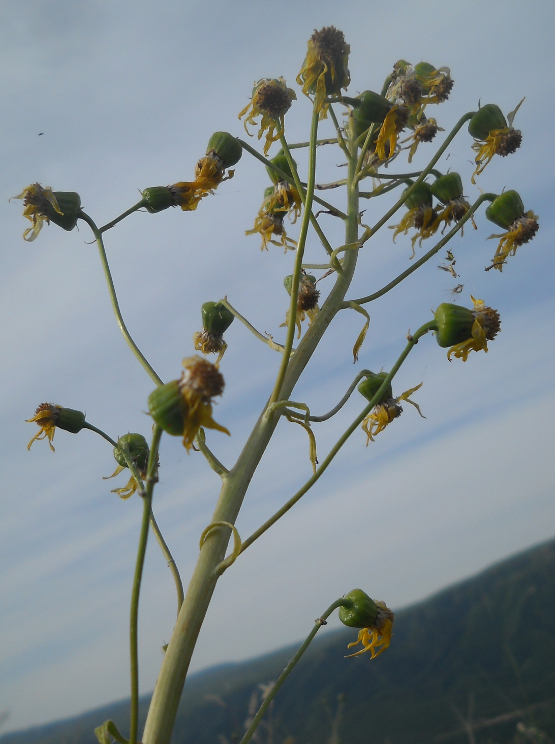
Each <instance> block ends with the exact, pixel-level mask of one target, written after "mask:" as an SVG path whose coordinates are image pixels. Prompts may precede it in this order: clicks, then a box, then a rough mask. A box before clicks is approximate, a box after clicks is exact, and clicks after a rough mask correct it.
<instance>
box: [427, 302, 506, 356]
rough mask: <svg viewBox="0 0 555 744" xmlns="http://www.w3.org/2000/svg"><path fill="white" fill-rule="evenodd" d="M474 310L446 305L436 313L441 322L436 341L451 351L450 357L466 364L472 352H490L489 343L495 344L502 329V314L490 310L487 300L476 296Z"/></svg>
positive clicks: (440, 307) (441, 306)
mask: <svg viewBox="0 0 555 744" xmlns="http://www.w3.org/2000/svg"><path fill="white" fill-rule="evenodd" d="M471 299H472V303H473V304H474V308H473V309H472V310H469V309H468V308H465V307H459V306H458V305H452V304H450V303H442V304H441V305H440V306H439V307H438V308H437V310H436V311H435V313H434V317H435V319H436V321H437V330H436V340H437V342H438V344H439V345H440V346H443V347H447V346H450V347H451V348H450V349H449V351H448V352H447V358H448V359H449V361H451V357H452V356H454V357H456V358H457V359H462V360H463V362H466V360H467V359H468V355H469V354H470V352H471V351H481V350H483V351H485V352H487V350H488V344H487V342H488V341H493V339H494V338H495V336H496V335H497V334H498V333H499V331H500V329H501V321H500V318H499V313H498V312H497V310H494V309H493V308H491V307H486V305H485V303H484V301H483V300H477V299H475V298H474V297H472V295H471Z"/></svg>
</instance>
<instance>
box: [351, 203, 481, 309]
mask: <svg viewBox="0 0 555 744" xmlns="http://www.w3.org/2000/svg"><path fill="white" fill-rule="evenodd" d="M495 197H496V195H495V194H482V195H481V196H480V197H478V199H477V200H476V201H475V202H474V204H473V205H472V206H471V207H470V209H469V210H468V212H467V213H466V214H465V215H464V217H462V218H461V219H460V220H459V221H458V222H457V224H456V225H455V227H454V228H453V229H452V230H450V231H449V232H448V233H447V235H446V236H445V237H444V238H442V239H441V240H440V241H439V243H436V245H435V246H434V247H433V248H432V249H431V250H429V251H428V253H425V254H424V255H423V256H422V258H419V259H418V261H415V262H414V263H413V264H412V266H410V268H408V269H407V270H406V271H403V272H402V273H401V274H399V276H398V277H396V278H395V279H393V281H391V282H389V284H386V285H385V287H382V289H380V290H378V291H377V292H374V293H373V294H371V295H368V296H367V297H359V299H357V300H353V302H356V303H357V305H364V304H365V303H366V302H372V301H373V300H377V299H378V297H382V295H384V294H386V293H387V292H389V291H390V290H391V289H393V287H396V286H397V285H398V284H400V283H401V282H402V281H403V280H404V279H406V278H407V276H410V275H411V274H412V273H413V271H416V269H418V268H420V266H422V265H423V264H425V263H426V261H428V260H429V259H430V258H432V256H434V255H435V254H436V253H438V252H439V251H440V250H441V249H442V248H443V246H444V245H446V244H447V243H448V242H449V241H450V240H451V238H452V237H453V236H454V235H456V233H457V232H458V231H459V230H461V229H462V227H463V225H464V223H465V222H466V221H467V220H469V219H470V217H471V216H472V215H473V214H474V212H475V211H476V210H477V209H478V207H479V206H480V204H482V203H483V202H485V201H493V200H494V199H495ZM348 307H349V302H348V301H345V302H344V303H343V308H344V309H346V308H348Z"/></svg>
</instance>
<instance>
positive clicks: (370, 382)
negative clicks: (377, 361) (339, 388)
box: [357, 372, 393, 405]
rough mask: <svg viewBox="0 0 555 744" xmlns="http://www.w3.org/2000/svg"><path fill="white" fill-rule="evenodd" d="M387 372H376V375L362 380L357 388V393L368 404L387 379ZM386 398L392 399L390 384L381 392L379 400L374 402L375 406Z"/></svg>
mask: <svg viewBox="0 0 555 744" xmlns="http://www.w3.org/2000/svg"><path fill="white" fill-rule="evenodd" d="M387 375H388V372H378V374H377V375H375V374H374V373H372V374H371V375H370V376H369V377H367V378H366V379H365V380H363V381H362V382H361V383H360V385H359V386H358V388H357V390H358V392H359V393H360V394H361V395H363V396H364V397H365V398H366V400H367V401H368V402H370V401H371V400H372V398H373V397H374V396H375V395H376V393H377V392H378V390H379V389H380V388H381V386H382V385H383V382H384V380H385V378H386V377H387ZM387 398H393V390H392V388H391V383H389V385H388V386H387V387H386V389H385V391H384V392H383V394H382V396H381V397H380V399H379V400H378V401H377V402H376V405H379V404H380V403H382V402H383V401H384V400H386V399H387Z"/></svg>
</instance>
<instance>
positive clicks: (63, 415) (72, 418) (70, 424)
mask: <svg viewBox="0 0 555 744" xmlns="http://www.w3.org/2000/svg"><path fill="white" fill-rule="evenodd" d="M84 426H85V414H84V413H83V411H76V410H75V409H73V408H60V409H59V411H58V416H57V421H56V427H57V428H58V429H63V430H64V431H69V432H70V433H71V434H78V433H79V432H80V431H81V429H82V428H83V427H84Z"/></svg>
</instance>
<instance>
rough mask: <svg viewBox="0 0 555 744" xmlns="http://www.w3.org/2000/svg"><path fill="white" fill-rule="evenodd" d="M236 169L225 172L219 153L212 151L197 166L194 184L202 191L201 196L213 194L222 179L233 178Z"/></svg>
mask: <svg viewBox="0 0 555 744" xmlns="http://www.w3.org/2000/svg"><path fill="white" fill-rule="evenodd" d="M234 173H235V171H234V170H229V171H228V172H227V175H226V172H225V164H224V162H223V160H222V159H221V158H220V157H219V155H218V154H217V153H216V152H214V151H212V152H209V153H208V154H207V155H205V156H204V157H203V158H201V159H200V160H199V161H198V163H197V165H196V168H195V180H194V182H193V185H194V186H195V188H196V189H197V191H199V192H202V193H201V198H202V197H203V196H206V195H207V194H212V193H213V191H214V189H216V188H217V187H218V186H219V185H220V184H221V183H222V181H229V179H230V178H233V174H234Z"/></svg>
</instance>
